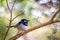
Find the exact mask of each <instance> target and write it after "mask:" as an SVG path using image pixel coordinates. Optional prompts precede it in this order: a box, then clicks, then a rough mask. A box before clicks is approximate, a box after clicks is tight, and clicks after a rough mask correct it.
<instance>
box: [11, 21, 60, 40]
mask: <svg viewBox="0 0 60 40" xmlns="http://www.w3.org/2000/svg"><path fill="white" fill-rule="evenodd" d="M57 22H60V20H54V21H51V22H46V23H43V24H38V25H36V26H34V27H33V28H30V29H28V30H26V31H24V32H23V33H22V32H21V33H19V34H17V35H15V36H14V37H12V38H11V39H10V40H16V39H17V38H19V37H21V36H23V35H24V34H27V33H28V32H31V31H33V30H36V29H38V28H41V27H43V26H46V25H50V24H53V23H57Z"/></svg>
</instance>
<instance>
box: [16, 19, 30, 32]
mask: <svg viewBox="0 0 60 40" xmlns="http://www.w3.org/2000/svg"><path fill="white" fill-rule="evenodd" d="M28 21H29V20H27V19H21V21H20V22H19V23H18V24H17V25H16V26H15V27H16V28H17V29H18V32H19V31H20V30H22V31H25V30H27V27H28Z"/></svg>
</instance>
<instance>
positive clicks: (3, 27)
mask: <svg viewBox="0 0 60 40" xmlns="http://www.w3.org/2000/svg"><path fill="white" fill-rule="evenodd" d="M13 2H14V0H8V5H9V8H11V7H12V5H13ZM59 8H60V0H16V2H15V4H14V7H13V13H12V14H13V18H14V17H15V16H17V15H20V16H19V17H17V18H16V19H15V20H14V21H12V25H16V24H17V23H18V22H19V21H20V20H21V19H23V18H26V19H29V20H30V21H29V23H28V26H29V27H28V28H31V27H33V26H35V25H37V24H39V23H40V24H41V23H45V22H47V21H49V20H50V18H51V16H52V15H53V14H54V13H55V12H56V11H57V9H59ZM9 18H10V13H9V10H8V8H7V4H6V0H0V40H3V37H4V35H5V33H6V31H7V26H8V24H9ZM55 19H59V20H60V13H58V15H57V16H56V18H55ZM16 33H17V29H16V28H14V27H12V28H10V30H9V33H8V36H7V38H6V40H8V39H9V38H11V37H13V36H14V35H16ZM31 34H32V35H33V37H34V38H35V39H36V40H60V23H55V24H51V25H48V26H45V27H41V28H39V29H36V30H34V31H32V32H31ZM17 40H18V39H17ZM19 40H21V38H19Z"/></svg>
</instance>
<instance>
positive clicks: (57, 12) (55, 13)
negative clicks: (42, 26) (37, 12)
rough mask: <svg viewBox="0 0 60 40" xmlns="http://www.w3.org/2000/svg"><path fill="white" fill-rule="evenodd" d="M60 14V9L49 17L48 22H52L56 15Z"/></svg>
mask: <svg viewBox="0 0 60 40" xmlns="http://www.w3.org/2000/svg"><path fill="white" fill-rule="evenodd" d="M59 12H60V9H58V10H57V11H56V13H54V14H53V16H52V17H51V19H50V21H52V20H54V18H55V17H56V15H57V14H58V13H59Z"/></svg>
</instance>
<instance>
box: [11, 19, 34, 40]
mask: <svg viewBox="0 0 60 40" xmlns="http://www.w3.org/2000/svg"><path fill="white" fill-rule="evenodd" d="M28 22H29V20H28V19H21V20H20V21H19V22H18V23H17V24H16V25H15V26H11V27H15V28H17V29H18V34H19V33H20V31H22V32H24V31H25V30H27V29H28ZM22 38H23V39H22V40H35V39H34V38H33V36H32V35H31V33H27V34H25V35H23V36H22ZM19 40H20V39H19Z"/></svg>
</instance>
